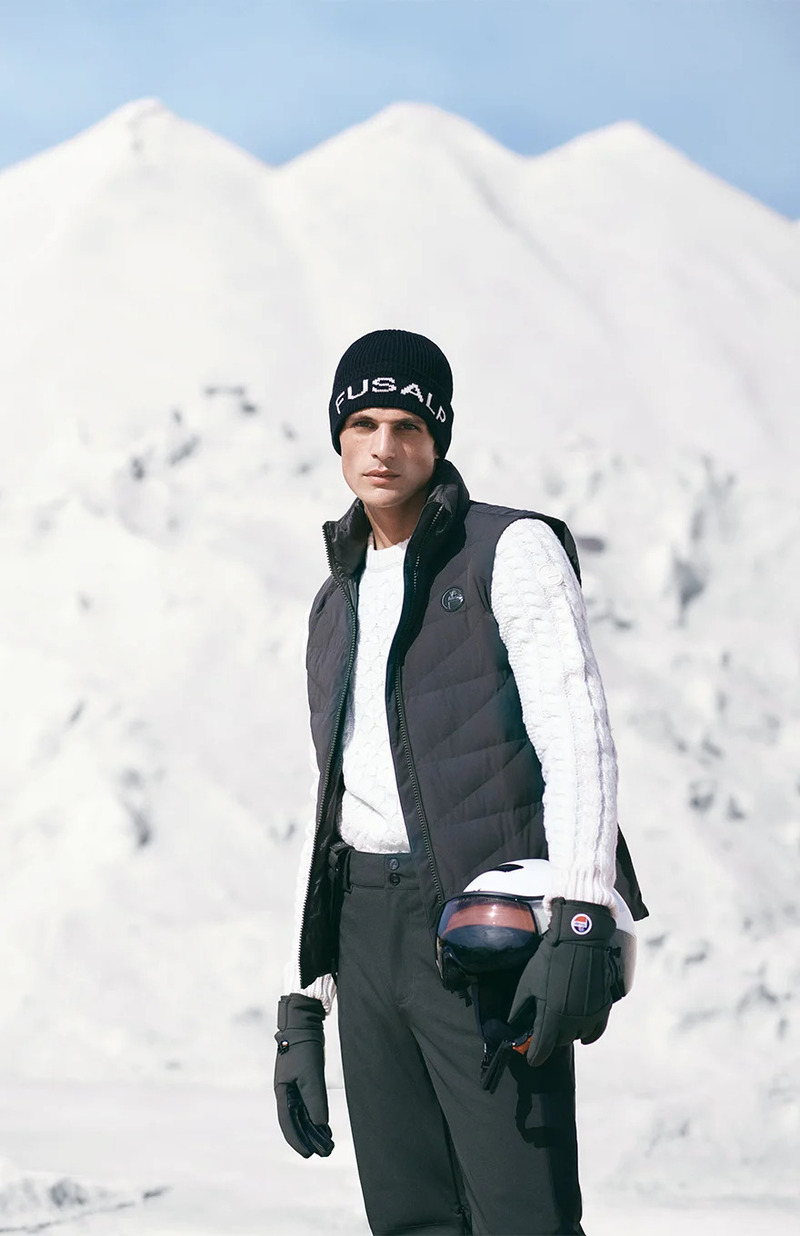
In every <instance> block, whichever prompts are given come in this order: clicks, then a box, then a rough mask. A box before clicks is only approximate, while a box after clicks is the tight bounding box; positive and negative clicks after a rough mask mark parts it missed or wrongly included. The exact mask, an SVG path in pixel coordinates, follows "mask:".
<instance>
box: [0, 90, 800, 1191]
mask: <svg viewBox="0 0 800 1236" xmlns="http://www.w3.org/2000/svg"><path fill="white" fill-rule="evenodd" d="M0 269H2V270H3V279H2V283H1V284H0V327H1V328H2V337H3V343H4V347H3V349H2V351H1V352H0V391H2V396H3V398H2V417H3V422H2V423H3V429H4V433H3V442H4V448H5V449H4V451H3V454H2V458H0V546H1V548H2V558H3V564H4V567H3V573H2V585H1V586H2V589H3V598H2V606H0V673H1V674H2V682H3V687H4V690H3V698H4V703H5V714H4V723H3V751H4V759H3V761H2V765H0V794H2V803H3V819H4V824H3V829H2V831H0V862H1V863H2V870H3V872H4V874H5V879H4V895H3V897H2V898H1V899H0V967H2V973H3V976H4V979H3V988H2V994H1V995H0V1048H2V1053H1V1054H0V1059H2V1061H3V1069H4V1070H5V1071H6V1072H13V1073H18V1074H23V1075H39V1076H45V1077H46V1076H52V1075H54V1074H56V1073H58V1074H67V1075H70V1076H75V1077H88V1076H112V1075H114V1076H119V1075H129V1074H139V1075H149V1076H151V1075H161V1074H166V1075H169V1076H176V1077H187V1076H188V1077H205V1078H213V1079H215V1080H220V1079H225V1080H236V1079H239V1080H244V1079H247V1078H258V1079H259V1080H262V1079H263V1078H264V1076H265V1075H266V1073H267V1072H268V1070H269V1068H270V1066H271V1054H272V1052H271V1040H270V1037H269V1036H270V1031H271V1028H272V1021H273V1005H274V998H275V996H276V995H277V993H278V991H279V988H280V985H281V971H282V967H283V960H284V953H285V950H286V947H287V945H288V940H289V934H290V931H289V927H290V919H291V915H292V901H293V883H294V867H295V864H296V859H297V852H298V848H299V840H300V833H301V831H302V829H303V828H304V827H305V824H306V820H307V817H308V811H309V796H308V791H309V785H308V781H309V776H308V772H307V740H306V727H305V716H304V703H303V701H304V684H303V677H302V666H301V661H302V645H303V637H304V627H305V615H306V610H307V606H308V603H309V601H310V599H311V596H312V595H313V593H314V591H315V590H316V587H317V585H318V583H319V582H320V580H321V578H322V576H323V575H324V572H325V565H324V555H323V553H322V548H321V542H320V537H319V525H320V523H321V522H322V520H323V518H326V517H330V516H331V515H332V514H336V513H338V512H339V511H341V510H342V509H343V508H344V506H345V504H346V503H347V501H348V496H347V493H346V490H345V488H344V486H343V483H342V481H341V479H340V478H339V477H338V475H337V460H336V458H335V456H334V455H333V452H332V451H331V449H330V444H329V441H328V439H327V412H326V406H327V399H328V394H329V382H330V378H331V375H332V372H333V367H334V365H335V362H336V360H337V359H338V356H339V354H340V353H341V351H342V350H343V349H344V347H345V346H346V345H347V344H348V343H349V342H350V341H351V340H352V339H353V338H355V337H356V336H357V335H358V334H360V333H362V332H363V331H366V330H369V329H373V328H374V327H376V326H384V325H399V326H405V327H407V328H409V329H416V330H421V331H423V332H425V333H427V334H430V335H431V336H432V337H433V338H435V339H437V341H439V342H440V343H441V344H442V345H443V347H444V348H445V350H446V352H447V353H448V355H449V356H450V358H451V360H452V363H453V367H454V371H455V378H456V390H455V396H454V406H455V408H456V422H455V435H454V445H453V449H452V452H451V455H452V458H453V461H454V462H455V463H456V465H457V466H458V467H459V468H460V469H461V470H462V472H463V473H464V475H465V477H466V480H467V482H468V484H469V486H470V488H471V490H472V492H473V493H474V494H475V496H477V497H481V498H484V499H486V500H500V501H504V502H509V503H517V504H519V505H524V506H533V507H538V508H539V509H542V510H547V511H551V512H552V513H554V514H558V515H560V516H562V517H564V518H566V519H567V520H568V521H569V522H570V524H571V526H572V527H573V530H574V531H575V533H576V534H577V536H578V537H579V543H580V546H581V549H582V557H583V563H584V573H585V591H586V596H587V601H588V605H589V610H590V615H591V619H592V631H593V638H594V642H595V646H596V648H597V651H598V657H599V660H600V665H601V668H602V670H603V673H604V678H605V681H606V687H607V692H608V696H609V708H610V712H611V716H612V722H613V724H614V729H615V736H616V738H617V744H618V747H619V750H620V760H621V819H622V822H623V825H624V827H625V831H626V835H627V837H628V840H629V842H630V845H631V848H632V850H633V853H634V857H635V860H636V862H637V867H638V868H639V870H640V875H641V879H642V884H643V887H644V890H645V896H646V899H647V901H648V903H649V905H650V908H651V911H652V918H651V919H650V920H649V921H648V922H647V923H646V924H645V925H644V927H643V930H642V947H641V962H640V971H639V977H638V981H637V989H636V992H635V994H634V995H633V996H632V997H631V999H630V1000H629V1001H627V1002H625V1004H624V1005H622V1006H620V1007H619V1008H618V1009H617V1010H615V1013H614V1017H613V1021H612V1029H611V1030H610V1032H609V1033H608V1034H607V1035H606V1036H605V1037H604V1039H603V1040H602V1041H601V1042H600V1043H598V1044H597V1045H596V1046H595V1047H592V1048H591V1050H586V1051H585V1052H581V1056H580V1067H581V1072H582V1085H583V1088H584V1092H585V1093H586V1094H588V1095H591V1096H594V1097H595V1098H596V1097H597V1096H604V1095H608V1097H609V1098H612V1097H613V1099H614V1101H615V1102H616V1103H617V1104H618V1110H619V1111H620V1113H621V1117H622V1118H621V1121H620V1124H619V1127H618V1131H617V1137H616V1140H615V1141H614V1142H613V1144H612V1143H609V1146H608V1148H607V1151H606V1153H607V1154H608V1173H609V1178H610V1179H611V1178H613V1179H617V1180H631V1181H633V1182H635V1183H636V1184H637V1185H638V1186H641V1187H646V1188H651V1189H657V1188H663V1189H664V1190H667V1189H669V1188H674V1187H683V1188H685V1189H687V1190H688V1189H695V1190H705V1191H707V1192H712V1193H713V1192H717V1193H726V1192H732V1191H734V1192H735V1191H737V1190H738V1191H744V1192H747V1191H749V1192H753V1191H758V1190H760V1189H767V1188H771V1189H774V1190H777V1191H781V1190H784V1191H789V1190H790V1189H791V1188H792V1187H793V1178H792V1162H791V1156H790V1151H789V1146H790V1143H791V1134H792V1130H793V1129H795V1128H796V1122H797V1119H798V1077H797V1056H798V1053H797V1046H796V1028H797V1015H796V1011H795V1010H794V1007H793V1005H792V1003H791V996H792V991H793V989H794V990H796V988H797V980H798V977H799V975H798V961H797V957H798V954H797V940H798V897H797V887H798V874H799V873H798V841H800V780H798V777H800V770H798V758H797V757H798V750H800V703H799V697H798V691H797V682H798V669H800V665H799V664H798V662H799V661H800V639H798V634H799V633H800V632H799V631H798V626H799V625H800V622H799V617H798V608H799V607H798V584H797V580H798V578H800V549H798V546H800V535H799V534H800V511H799V510H798V501H797V496H796V491H797V478H798V464H799V463H800V448H799V447H798V439H797V434H796V432H795V427H794V416H795V407H796V403H797V396H798V393H800V349H798V347H797V339H798V337H799V332H798V326H799V325H800V238H799V237H798V233H797V229H796V227H794V226H793V225H791V224H790V223H789V222H788V221H787V220H784V219H782V218H781V217H779V216H777V215H775V214H774V213H772V212H770V211H769V210H767V209H766V208H765V207H763V206H761V205H759V204H758V203H756V202H754V201H752V200H750V199H748V198H747V197H745V196H744V195H743V194H741V193H739V192H738V191H736V190H734V189H732V188H730V187H729V186H727V185H725V184H723V183H721V182H720V181H718V180H715V179H714V178H713V177H711V176H710V175H708V174H707V173H706V172H704V171H702V170H701V169H700V168H698V167H696V166H694V165H693V164H691V163H690V162H689V161H688V160H686V159H685V158H684V157H683V156H682V155H680V154H679V153H677V152H676V151H674V150H672V149H670V148H669V147H668V146H666V145H664V143H662V142H660V141H659V140H657V139H656V138H654V137H653V136H652V135H650V134H648V133H647V132H645V131H644V130H642V129H640V128H639V127H638V126H636V125H632V124H622V125H615V126H612V127H611V128H610V129H606V130H602V131H600V132H599V133H594V134H589V135H587V136H585V137H583V138H580V139H578V140H577V141H574V142H571V143H569V144H568V145H567V146H565V147H563V148H561V149H559V150H556V151H553V152H551V153H549V154H547V155H545V156H543V157H541V158H535V159H526V158H521V157H520V156H517V155H515V154H512V153H511V152H509V151H507V150H505V149H503V148H502V147H500V146H498V145H497V144H496V143H494V142H493V141H491V140H490V139H489V138H488V137H487V136H486V135H485V134H483V133H481V132H479V131H478V130H476V129H475V128H474V127H472V126H471V125H469V124H467V123H466V122H465V121H463V120H461V119H459V118H457V117H454V116H449V115H447V114H445V113H442V112H439V111H437V110H436V109H432V108H428V107H420V106H409V105H403V106H395V107H392V108H389V109H388V110H387V111H385V112H383V113H381V114H379V115H378V116H376V117H375V118H374V119H373V120H371V121H369V122H368V123H366V124H364V125H361V126H358V127H356V128H354V129H351V130H349V131H348V132H346V133H344V134H342V135H340V136H339V137H337V138H335V139H333V140H332V141H330V142H327V143H325V144H324V145H323V146H321V147H319V148H318V149H316V150H312V151H310V152H309V153H307V154H305V155H303V156H302V157H301V158H298V159H296V160H294V161H293V162H292V163H289V164H287V165H286V166H284V167H281V168H277V169H274V168H267V167H265V166H263V165H261V164H260V163H258V161H256V160H254V159H253V158H251V157H250V156H248V155H246V154H244V153H243V152H241V151H239V150H237V149H235V148H234V147H232V146H230V145H229V144H228V143H226V142H224V141H222V140H221V139H219V138H217V137H215V136H213V135H212V134H209V133H206V132H204V131H203V130H201V129H198V128H197V127H195V126H193V125H190V124H187V123H186V122H184V121H182V120H180V119H179V118H178V117H176V116H174V115H172V114H171V113H169V112H168V111H167V110H166V109H164V108H163V107H161V106H160V105H159V104H157V103H155V102H153V101H145V102H140V103H134V104H131V105H129V106H128V107H126V108H124V109H122V110H121V111H120V112H117V113H115V114H113V115H112V116H110V117H109V118H108V119H106V120H105V121H103V122H102V123H101V124H99V125H97V126H95V127H94V128H93V129H91V130H88V131H87V132H86V133H83V134H81V135H80V136H78V137H77V138H75V139H74V140H73V141H71V142H69V143H67V144H65V145H64V146H61V147H59V148H57V149H56V150H53V151H49V152H47V153H45V154H43V155H41V156H38V157H37V158H35V159H32V160H30V161H29V162H27V163H25V164H22V165H20V166H18V167H14V168H11V169H9V170H8V171H6V172H4V173H3V174H2V175H0ZM792 1030H794V1031H795V1037H794V1040H793V1038H792ZM667 1181H671V1183H670V1184H667V1183H666V1182H667Z"/></svg>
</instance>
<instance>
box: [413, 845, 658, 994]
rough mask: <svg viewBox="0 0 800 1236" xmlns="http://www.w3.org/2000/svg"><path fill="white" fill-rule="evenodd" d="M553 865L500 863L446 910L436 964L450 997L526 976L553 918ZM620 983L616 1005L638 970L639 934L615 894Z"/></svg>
mask: <svg viewBox="0 0 800 1236" xmlns="http://www.w3.org/2000/svg"><path fill="white" fill-rule="evenodd" d="M551 871H552V869H551V867H550V863H549V862H548V860H547V859H544V858H523V859H519V860H517V861H515V862H508V863H501V864H500V866H498V867H493V868H491V870H489V871H484V872H483V873H482V874H481V875H479V876H477V877H476V878H475V879H474V880H471V881H470V883H469V884H468V885H467V887H466V888H465V889H464V891H463V893H461V894H459V896H457V897H451V898H450V900H449V901H448V902H447V903H446V905H445V907H444V909H443V910H442V914H441V918H440V919H439V928H438V932H437V937H436V964H437V966H438V969H439V974H440V975H441V978H442V982H443V984H444V986H445V987H446V988H447V989H448V991H458V990H464V989H466V988H467V987H469V986H470V985H472V984H474V983H476V982H478V981H479V980H480V979H481V978H482V977H484V976H489V975H492V974H498V972H502V971H518V970H521V969H522V968H523V967H524V965H525V964H526V962H527V961H528V960H529V959H530V958H531V957H532V956H533V954H534V953H535V951H536V947H537V945H538V943H539V940H540V939H541V937H542V935H543V934H544V932H545V931H546V930H547V927H548V922H549V915H548V913H547V911H546V910H545V908H544V900H545V898H546V897H547V896H548V895H549V893H550V891H551V885H552V875H551ZM614 899H615V902H616V906H615V910H614V915H615V918H616V923H617V928H616V931H615V932H614V935H613V936H612V938H611V942H610V943H611V946H612V948H618V949H619V955H620V963H621V964H620V967H619V969H620V982H619V985H618V987H617V989H616V991H615V993H614V999H615V1000H619V999H621V997H622V996H626V995H627V994H628V992H629V991H630V989H631V987H632V985H633V975H634V970H635V967H636V929H635V926H634V921H633V916H632V915H631V912H630V910H629V909H628V906H627V905H626V904H625V902H624V901H623V899H622V897H620V895H619V893H618V892H617V891H616V889H615V890H614Z"/></svg>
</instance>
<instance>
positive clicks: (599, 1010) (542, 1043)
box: [508, 897, 619, 1066]
mask: <svg viewBox="0 0 800 1236" xmlns="http://www.w3.org/2000/svg"><path fill="white" fill-rule="evenodd" d="M615 927H616V924H615V921H614V916H613V915H612V913H611V911H610V910H609V909H608V908H607V907H606V906H598V905H594V904H593V903H592V902H590V901H565V900H564V898H563V897H554V898H553V901H552V904H551V912H550V926H549V927H548V929H547V931H546V932H545V933H544V935H543V936H542V939H541V941H540V943H539V947H538V948H537V950H536V952H535V953H534V955H533V957H532V958H531V959H530V961H529V962H528V964H527V966H526V967H525V969H524V970H523V971H522V976H521V978H520V980H519V984H518V985H517V991H516V994H515V996H514V1002H513V1004H512V1005H511V1011H510V1013H509V1018H508V1019H509V1022H512V1023H513V1024H514V1025H515V1026H517V1027H519V1026H525V1028H527V1027H528V1026H532V1027H533V1030H532V1033H531V1038H530V1042H529V1043H528V1046H527V1050H526V1053H525V1054H526V1058H527V1061H528V1064H530V1065H532V1066H535V1065H539V1064H544V1062H545V1060H546V1059H547V1058H548V1056H549V1055H550V1054H551V1052H552V1051H554V1049H555V1048H556V1047H564V1046H566V1045H567V1044H569V1043H574V1042H575V1040H576V1039H580V1040H581V1042H582V1043H593V1042H594V1041H595V1039H599V1038H600V1035H601V1034H602V1033H603V1031H604V1030H605V1028H606V1024H607V1022H608V1015H609V1012H610V1011H611V1003H612V993H613V991H614V989H615V984H616V983H617V982H618V978H619V975H618V968H619V966H618V950H617V949H616V948H612V946H611V943H610V941H611V937H612V936H613V934H614V930H615Z"/></svg>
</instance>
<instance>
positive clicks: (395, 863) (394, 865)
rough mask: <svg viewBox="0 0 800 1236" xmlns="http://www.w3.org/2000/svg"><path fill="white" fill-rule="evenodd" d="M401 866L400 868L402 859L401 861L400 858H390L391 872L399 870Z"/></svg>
mask: <svg viewBox="0 0 800 1236" xmlns="http://www.w3.org/2000/svg"><path fill="white" fill-rule="evenodd" d="M399 866H400V859H399V858H390V859H389V870H390V871H397V869H398V867H399Z"/></svg>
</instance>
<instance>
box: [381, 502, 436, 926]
mask: <svg viewBox="0 0 800 1236" xmlns="http://www.w3.org/2000/svg"><path fill="white" fill-rule="evenodd" d="M441 513H442V508H441V507H438V508H437V510H436V513H435V514H434V516H433V519H432V520H431V522H430V526H429V527H428V529H427V530H426V532H425V534H424V535H425V536H426V537H427V536H429V535H430V534H431V532H432V531H433V528H434V527H435V525H436V521H437V519H438V518H439V516H440V515H441ZM421 559H422V552H421V549H418V550H417V555H416V558H415V560H414V570H413V572H412V575H411V603H410V604H409V606H408V609H407V610H406V616H405V620H404V621H401V623H400V626H398V628H397V634H396V635H395V645H396V643H397V636H398V635H399V634H400V631H401V630H402V628H403V627H404V626H406V625H407V624H408V619H409V617H410V615H411V611H412V609H413V606H414V599H415V597H416V592H417V579H418V577H419V564H420V561H421ZM392 651H394V648H393V649H392ZM390 655H391V653H390ZM393 694H394V698H395V704H396V706H397V716H398V720H399V722H400V737H401V739H402V741H403V747H404V750H405V757H406V767H407V769H408V775H409V777H410V779H411V785H412V788H413V790H414V802H415V805H416V808H417V818H418V820H419V824H420V832H421V833H422V840H423V841H424V843H425V854H426V857H427V859H428V866H429V867H430V870H431V875H432V876H433V883H434V887H435V889H436V897H437V899H438V901H439V904H440V905H444V901H445V897H444V890H443V888H442V881H441V878H440V876H439V869H438V867H437V866H436V857H435V855H434V852H433V842H432V841H431V831H430V828H429V827H428V818H427V816H426V815H425V805H424V803H423V801H422V792H421V790H420V788H419V780H418V778H417V770H416V767H415V766H414V757H413V755H412V753H411V742H410V741H409V737H408V726H407V725H406V709H405V704H404V703H403V693H402V691H401V689H400V672H399V670H396V669H395V671H394V691H393Z"/></svg>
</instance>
